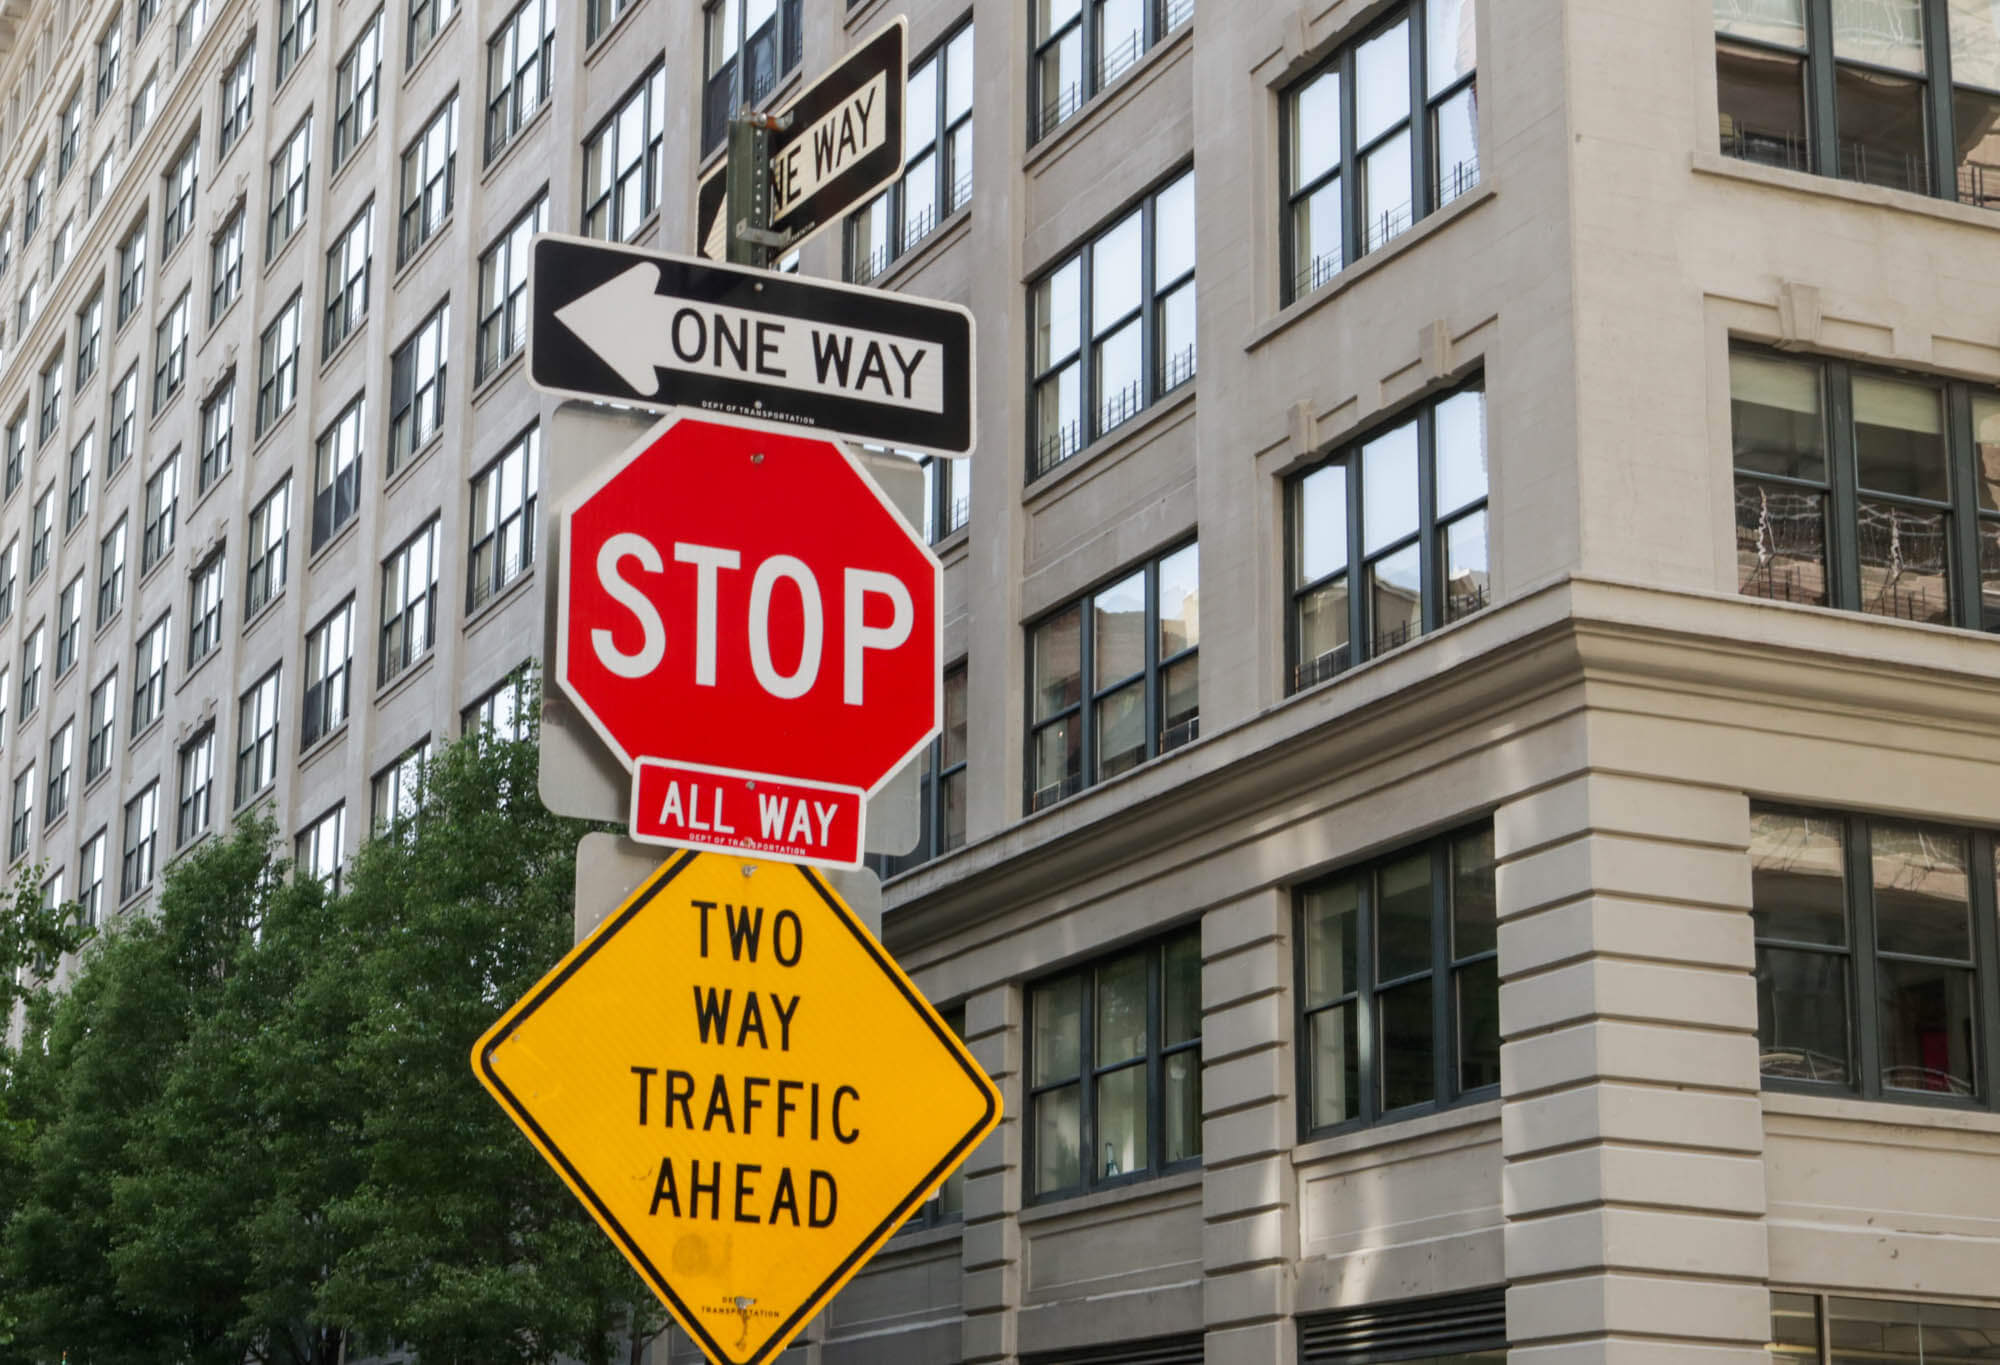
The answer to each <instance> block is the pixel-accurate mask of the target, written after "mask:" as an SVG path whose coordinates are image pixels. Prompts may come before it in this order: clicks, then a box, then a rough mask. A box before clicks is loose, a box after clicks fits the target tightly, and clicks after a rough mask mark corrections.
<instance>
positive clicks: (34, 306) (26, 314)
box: [14, 268, 42, 338]
mask: <svg viewBox="0 0 2000 1365" xmlns="http://www.w3.org/2000/svg"><path fill="white" fill-rule="evenodd" d="M41 287H42V277H41V274H40V272H38V271H36V270H34V269H32V268H29V270H28V277H27V278H26V279H25V280H23V281H22V282H21V299H20V302H19V303H17V304H16V305H15V306H14V335H15V336H16V337H17V338H25V337H26V336H27V335H28V329H29V328H30V327H32V326H34V323H35V319H36V318H38V317H40V316H41V315H42V311H41V310H42V294H41Z"/></svg>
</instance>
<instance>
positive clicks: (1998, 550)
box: [1729, 350, 2000, 631]
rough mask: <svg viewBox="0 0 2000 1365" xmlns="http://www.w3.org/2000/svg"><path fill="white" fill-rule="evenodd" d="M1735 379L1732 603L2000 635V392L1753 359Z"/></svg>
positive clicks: (1733, 369) (1740, 360)
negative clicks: (1736, 596)
mask: <svg viewBox="0 0 2000 1365" xmlns="http://www.w3.org/2000/svg"><path fill="white" fill-rule="evenodd" d="M1729 370H1730V412H1731V425H1732V428H1733V432H1734V440H1735V464H1736V562H1737V587H1738V590H1739V591H1740V592H1743V593H1745V594H1747V595H1749V596H1754V597H1766V598H1773V599H1776V600H1779V601H1789V602H1805V603H1811V604H1813V605H1818V606H1831V607H1839V608H1843V609H1846V610H1850V611H1862V612H1867V613H1869V614H1871V615H1877V616H1890V617H1896V618H1899V619H1902V620H1906V621H1929V622H1933V623H1935V624H1938V625H1956V626H1966V627H1970V628H1972V629H1975V630H1987V631H2000V391H1996V390H1991V389H1985V388H1980V387H1977V386H1973V385H1966V384H1958V383H1944V382H1940V381H1937V380H1931V379H1925V378H1922V377H1920V376H1916V375H1904V374H1895V373H1889V372H1883V371H1872V370H1868V369H1865V368H1863V367H1861V366H1857V365H1850V364H1848V363H1846V362H1845V361H1814V360H1799V359H1792V358H1789V357H1780V356H1776V355H1767V354H1764V353H1762V352H1757V351H1750V350H1738V351H1735V352H1733V353H1732V354H1731V356H1730V358H1729ZM1961 412H1962V413H1963V414H1964V415H1963V416H1962V417H1961V416H1958V415H1956V414H1959V413H1961ZM1948 414H1950V416H1948Z"/></svg>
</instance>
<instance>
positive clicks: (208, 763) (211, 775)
mask: <svg viewBox="0 0 2000 1365" xmlns="http://www.w3.org/2000/svg"><path fill="white" fill-rule="evenodd" d="M179 760H180V761H179V780H178V784H177V786H176V789H175V790H176V792H177V793H178V796H179V800H178V801H177V802H176V805H175V812H174V847H176V848H186V847H187V846H188V845H189V844H191V843H193V842H194V841H195V840H196V839H199V838H200V837H201V836H202V835H204V834H206V833H208V831H209V829H210V828H211V827H212V826H213V824H214V820H215V722H214V721H210V722H209V723H208V724H207V725H204V726H202V728H201V730H200V731H199V732H198V733H197V734H196V735H195V737H194V738H193V739H191V740H189V741H188V742H187V743H186V744H183V745H181V746H180V751H179Z"/></svg>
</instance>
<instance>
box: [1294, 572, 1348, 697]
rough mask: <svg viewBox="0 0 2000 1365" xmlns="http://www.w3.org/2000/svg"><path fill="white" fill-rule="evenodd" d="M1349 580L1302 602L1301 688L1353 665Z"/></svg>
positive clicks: (1320, 589) (1309, 595) (1315, 591)
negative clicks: (1349, 630)
mask: <svg viewBox="0 0 2000 1365" xmlns="http://www.w3.org/2000/svg"><path fill="white" fill-rule="evenodd" d="M1348 627H1349V619H1348V615H1347V580H1346V579H1345V578H1337V579H1335V580H1334V581H1333V582H1331V583H1328V584H1326V585H1324V586H1323V587H1318V588H1314V589H1313V590H1312V591H1311V592H1309V593H1307V594H1305V595H1304V596H1303V597H1301V598H1300V599H1299V678H1298V685H1299V686H1300V687H1309V686H1311V685H1312V684H1313V683H1316V682H1319V681H1321V680H1322V679H1324V678H1330V677H1332V676H1333V675H1334V674H1336V673H1338V672H1340V671H1341V670H1342V669H1344V668H1346V667H1347V666H1348V665H1349V664H1351V663H1353V662H1354V658H1353V654H1352V651H1351V650H1350V649H1349V648H1348V639H1347V632H1348Z"/></svg>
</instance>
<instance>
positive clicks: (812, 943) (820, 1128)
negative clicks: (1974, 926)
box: [472, 851, 1000, 1365]
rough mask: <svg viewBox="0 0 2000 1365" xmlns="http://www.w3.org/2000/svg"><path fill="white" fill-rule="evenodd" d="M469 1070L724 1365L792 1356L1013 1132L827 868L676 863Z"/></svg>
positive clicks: (699, 859)
mask: <svg viewBox="0 0 2000 1365" xmlns="http://www.w3.org/2000/svg"><path fill="white" fill-rule="evenodd" d="M864 1039H865V1040H866V1042H865V1044H862V1043H858V1042H857V1040H864ZM472 1066H473V1070H474V1072H475V1073H476V1074H477V1075H478V1077H479V1080H480V1083H481V1084H483V1085H484V1086H485V1087H486V1089H487V1090H488V1091H490V1092H491V1093H492V1095H493V1097H494V1099H496V1100H498V1101H499V1102H500V1105H501V1107H502V1108H503V1109H505V1110H506V1111H507V1114H508V1116H509V1117H510V1118H512V1119H513V1120H514V1122H515V1123H517V1124H519V1125H520V1127H521V1130H522V1131H523V1132H524V1133H526V1134H527V1136H528V1140H529V1141H530V1142H532V1143H534V1145H535V1147H536V1148H537V1149H538V1150H539V1151H540V1152H541V1154H542V1155H543V1156H544V1157H546V1158H547V1159H548V1161H549V1163H550V1164H551V1165H552V1166H554V1167H555V1169H556V1171H557V1173H558V1174H559V1175H560V1176H561V1177H562V1179H563V1181H564V1183H565V1184H567V1185H568V1186H569V1187H570V1190H571V1191H572V1192H573V1193H574V1194H575V1195H576V1197H577V1198H578V1199H580V1200H582V1201H583V1204H584V1206H585V1208H587V1209H588V1210H589V1212H590V1215H591V1217H592V1218H594V1219H596V1220H597V1223H598V1225H599V1226H601V1227H602V1228H603V1229H604V1231H605V1232H606V1233H608V1234H609V1235H610V1237H611V1239H612V1241H613V1242H615V1243H616V1244H617V1246H618V1249H619V1250H620V1251H621V1252H623V1253H624V1255H625V1258H626V1259H627V1260H628V1261H630V1262H631V1263H632V1266H633V1268H634V1269H635V1270H637V1271H638V1273H639V1275H640V1277H641V1278H642V1279H644V1280H645V1282H646V1284H647V1285H648V1286H649V1287H650V1288H651V1289H652V1290H653V1292H654V1293H656V1294H658V1295H659V1296H660V1299H661V1301H662V1302H664V1303H665V1304H666V1306H667V1309H668V1311H670V1312H671V1313H672V1314H673V1316H674V1319H675V1321H677V1322H678V1323H679V1324H680V1325H681V1326H682V1327H683V1328H684V1329H686V1331H687V1332H688V1334H689V1335H690V1336H692V1337H693V1338H694V1340H695V1341H696V1343H697V1344H699V1345H700V1347H701V1348H702V1350H703V1351H705V1352H706V1353H707V1354H708V1356H709V1358H710V1359H711V1360H714V1361H717V1362H719V1363H720V1365H764V1363H765V1362H767V1361H770V1360H772V1359H774V1358H775V1357H776V1356H777V1355H778V1353H779V1352H780V1351H782V1350H784V1349H785V1346H786V1345H787V1344H788V1343H789V1342H790V1341H791V1340H792V1338H793V1337H794V1336H796V1335H797V1333H798V1332H799V1330H800V1329H801V1328H802V1327H804V1326H805V1324H806V1323H807V1322H808V1321H810V1320H811V1318H812V1317H813V1316H814V1315H815V1314H816V1313H818V1312H819V1311H820V1309H821V1308H823V1307H825V1306H826V1304H827V1302H828V1301H829V1300H830V1299H831V1298H832V1297H833V1296H834V1294H836V1293H837V1292H838V1291H839V1290H840V1288H841V1286H842V1285H844V1284H846V1283H847V1281H848V1280H849V1279H851V1278H852V1277H853V1276H854V1274H855V1272H856V1271H858V1270H859V1269H860V1268H861V1267H862V1266H863V1265H864V1264H866V1263H867V1261H868V1259H869V1258H870V1257H871V1256H873V1255H874V1254H875V1252H876V1251H877V1250H878V1249H879V1248H880V1247H881V1246H882V1244H883V1243H884V1242H885V1241H887V1240H888V1239H889V1237H890V1236H891V1235H892V1234H893V1233H894V1232H895V1231H896V1229H897V1228H898V1227H900V1226H901V1225H902V1224H903V1222H904V1221H905V1220H906V1219H908V1218H909V1216H910V1215H911V1214H912V1213H914V1212H915V1211H916V1209H917V1208H918V1206H919V1205H920V1204H922V1203H923V1201H924V1200H925V1199H926V1198H927V1197H929V1195H930V1194H931V1193H932V1192H933V1191H934V1190H936V1189H937V1187H938V1186H939V1185H940V1184H941V1183H943V1181H944V1179H945V1177H946V1176H948V1175H950V1174H951V1173H952V1172H953V1171H954V1170H956V1169H957V1168H958V1166H959V1164H960V1163H961V1162H962V1161H964V1159H965V1158H966V1156H967V1155H968V1154H969V1153H970V1152H971V1151H972V1149H973V1148H974V1147H975V1146H976V1145H978V1143H979V1142H980V1140H981V1139H983V1138H984V1137H985V1136H986V1135H987V1134H988V1133H990V1132H991V1131H992V1130H993V1128H994V1126H995V1125H996V1124H997V1123H998V1122H999V1120H1000V1093H999V1091H998V1089H997V1088H996V1087H995V1086H994V1084H993V1082H992V1081H991V1080H990V1079H989V1078H988V1077H987V1076H986V1073H985V1072H984V1071H982V1070H981V1069H980V1067H979V1064H978V1063H977V1062H975V1061H974V1060H973V1059H972V1057H971V1054H970V1053H968V1052H967V1051H966V1049H965V1046H964V1044H962V1043H961V1042H960V1041H959V1040H958V1038H957V1037H956V1036H955V1035H954V1034H953V1033H952V1031H951V1029H950V1028H949V1027H948V1026H946V1024H945V1023H944V1021H943V1020H942V1019H940V1018H939V1017H938V1014H937V1011H936V1010H934V1009H932V1008H931V1006H930V1004H929V1002H928V1001H926V1000H925V999H924V997H923V996H922V995H921V994H920V993H919V992H918V991H917V988H916V987H915V986H914V985H912V984H911V982H910V979H909V978H908V977H907V976H905V975H904V974H903V971H902V969H901V968H899V967H898V966H897V965H896V963H895V961H894V960H893V959H892V958H890V956H889V955H888V954H887V953H886V952H884V951H883V950H882V947H881V945H880V944H878V943H877V942H876V941H875V939H874V937H873V936H872V935H870V934H869V933H868V931H867V930H866V929H865V928H864V927H863V926H862V925H861V924H860V922H859V921H858V920H856V919H855V917H854V914H853V912H852V911H851V910H849V909H848V907H847V905H846V904H845V903H844V902H842V901H841V899H840V898H839V896H838V895H836V894H835V893H834V891H833V890H832V888H831V887H829V886H828V885H827V884H826V882H825V881H823V880H822V879H821V878H820V877H819V876H818V874H816V873H815V872H813V871H812V870H811V869H809V868H804V867H798V866H795V865H792V864H787V863H775V862H751V861H747V860H745V859H743V858H741V857H726V856H723V855H720V854H715V853H703V852H699V851H688V852H684V853H681V854H678V855H676V856H675V857H673V858H671V859H669V860H668V861H667V862H665V863H663V864H661V866H660V868H659V869H658V870H657V871H656V872H654V873H653V875H652V876H651V877H649V878H648V879H647V880H646V882H645V883H644V884H642V885H641V886H640V887H639V889H638V890H637V891H635V892H634V893H633V894H632V895H631V897H630V898H629V899H627V900H626V901H625V903H624V904H623V905H622V906H620V907H619V908H618V910H617V911H615V912H614V913H613V914H612V915H611V916H609V917H608V918H607V919H606V920H605V921H604V922H603V923H602V924H601V925H599V926H598V928H597V929H596V930H595V931H594V932H593V933H592V934H591V935H590V936H589V937H588V938H586V939H585V940H584V941H583V942H582V943H580V944H578V945H577V946H576V948H575V949H573V950H572V951H571V952H570V954H569V955H568V956H567V957H565V958H564V959H563V960H562V961H561V962H560V963H558V964H557V965H556V967H555V968H554V970H552V971H550V973H549V974H548V975H547V976H546V977H544V978H542V980H541V981H540V982H539V983H538V984H537V985H536V986H535V987H534V989H532V990H530V991H529V992H528V994H527V995H526V996H524V997H523V998H522V999H521V1001H520V1002H519V1003H518V1004H516V1005H515V1006H514V1007H513V1008H512V1009H510V1010H508V1011H507V1013H506V1014H505V1015H504V1016H502V1017H501V1019H500V1021H499V1022H498V1023H496V1024H495V1025H494V1026H493V1027H492V1029H490V1030H489V1031H488V1032H487V1033H486V1035H485V1036H484V1037H483V1038H481V1039H480V1040H479V1042H478V1043H477V1044H476V1045H475V1046H474V1048H473V1052H472Z"/></svg>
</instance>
